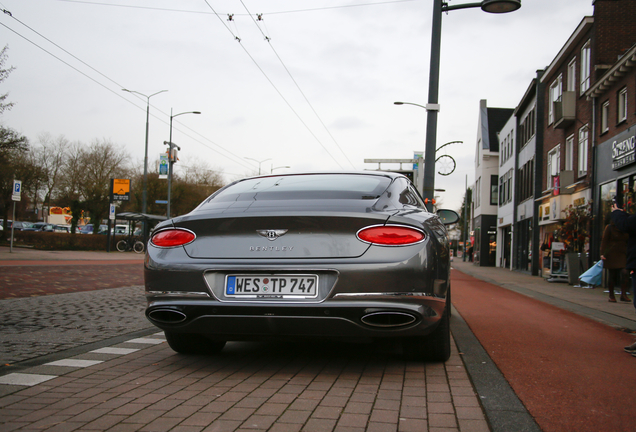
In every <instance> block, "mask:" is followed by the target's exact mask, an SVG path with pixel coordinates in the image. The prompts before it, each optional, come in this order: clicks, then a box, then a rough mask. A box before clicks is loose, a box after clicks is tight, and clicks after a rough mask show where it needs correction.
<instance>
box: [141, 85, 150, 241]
mask: <svg viewBox="0 0 636 432" xmlns="http://www.w3.org/2000/svg"><path fill="white" fill-rule="evenodd" d="M147 100H148V104H147V105H146V147H145V152H144V185H143V186H144V190H143V192H142V193H141V212H142V213H144V214H145V213H146V209H147V204H148V201H147V199H148V198H147V197H148V130H149V125H150V96H148V99H147ZM145 228H146V226H145V222H144V236H145V235H146V229H145Z"/></svg>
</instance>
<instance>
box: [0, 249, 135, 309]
mask: <svg viewBox="0 0 636 432" xmlns="http://www.w3.org/2000/svg"><path fill="white" fill-rule="evenodd" d="M143 258H144V256H143V255H138V254H134V253H120V252H111V253H107V252H83V251H39V250H33V249H21V248H14V252H13V253H10V249H9V248H8V247H0V300H1V299H9V298H20V297H33V296H39V295H50V294H61V293H69V292H80V291H92V290H101V289H105V288H118V287H124V286H133V285H143Z"/></svg>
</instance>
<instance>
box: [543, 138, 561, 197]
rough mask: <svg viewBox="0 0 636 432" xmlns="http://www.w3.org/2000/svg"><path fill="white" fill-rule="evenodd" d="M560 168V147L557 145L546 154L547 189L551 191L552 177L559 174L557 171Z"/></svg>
mask: <svg viewBox="0 0 636 432" xmlns="http://www.w3.org/2000/svg"><path fill="white" fill-rule="evenodd" d="M560 166H561V154H560V145H557V146H556V147H555V148H553V149H552V150H550V151H549V152H548V170H547V171H548V173H547V174H548V177H547V179H546V180H547V185H548V187H547V189H552V187H553V185H552V177H553V176H556V175H557V174H559V169H560Z"/></svg>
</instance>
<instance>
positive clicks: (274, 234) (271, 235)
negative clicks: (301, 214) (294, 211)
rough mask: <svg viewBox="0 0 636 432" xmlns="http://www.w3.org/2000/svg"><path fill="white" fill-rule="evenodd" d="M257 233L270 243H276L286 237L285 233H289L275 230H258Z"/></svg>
mask: <svg viewBox="0 0 636 432" xmlns="http://www.w3.org/2000/svg"><path fill="white" fill-rule="evenodd" d="M256 232H257V233H258V234H259V235H261V236H263V237H265V238H266V239H267V240H269V241H274V240H276V239H277V238H278V237H280V236H282V235H285V233H286V232H287V230H286V229H275V230H256Z"/></svg>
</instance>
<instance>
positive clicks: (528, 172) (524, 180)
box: [516, 159, 534, 202]
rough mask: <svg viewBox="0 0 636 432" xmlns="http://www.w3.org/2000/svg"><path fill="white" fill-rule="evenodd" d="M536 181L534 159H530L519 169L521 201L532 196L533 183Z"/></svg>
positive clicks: (518, 187)
mask: <svg viewBox="0 0 636 432" xmlns="http://www.w3.org/2000/svg"><path fill="white" fill-rule="evenodd" d="M533 182H534V159H530V160H529V161H528V162H526V163H525V164H524V165H523V166H522V167H521V168H520V169H519V170H518V171H517V181H516V184H517V185H518V186H517V190H518V192H519V201H518V202H523V201H525V200H527V199H528V198H531V197H532V185H533Z"/></svg>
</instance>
